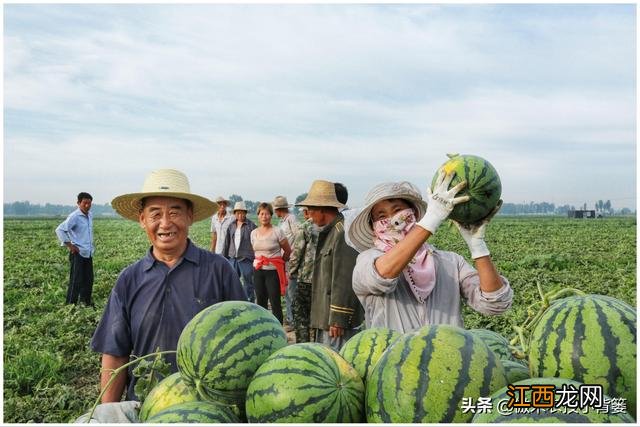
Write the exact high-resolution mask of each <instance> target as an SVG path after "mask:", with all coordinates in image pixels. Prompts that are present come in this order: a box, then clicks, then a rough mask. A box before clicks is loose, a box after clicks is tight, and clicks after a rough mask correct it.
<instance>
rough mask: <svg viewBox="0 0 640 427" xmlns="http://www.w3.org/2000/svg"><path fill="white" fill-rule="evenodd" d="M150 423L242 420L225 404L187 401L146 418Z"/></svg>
mask: <svg viewBox="0 0 640 427" xmlns="http://www.w3.org/2000/svg"><path fill="white" fill-rule="evenodd" d="M146 422H147V423H150V424H196V423H197V424H238V423H239V422H240V420H239V419H238V417H236V416H235V415H234V414H233V412H231V410H230V409H229V408H227V407H225V406H222V405H217V404H215V403H212V402H203V401H196V402H186V403H179V404H177V405H173V406H169V407H168V408H166V409H164V410H163V411H160V412H158V413H157V414H155V415H153V416H152V417H149V418H148V419H147V420H146Z"/></svg>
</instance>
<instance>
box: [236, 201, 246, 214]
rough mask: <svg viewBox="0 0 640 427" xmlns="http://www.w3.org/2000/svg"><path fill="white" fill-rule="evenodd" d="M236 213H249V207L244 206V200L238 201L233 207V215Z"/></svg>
mask: <svg viewBox="0 0 640 427" xmlns="http://www.w3.org/2000/svg"><path fill="white" fill-rule="evenodd" d="M236 211H245V212H248V209H247V205H245V204H244V200H240V201H237V202H236V204H235V205H234V206H233V213H236Z"/></svg>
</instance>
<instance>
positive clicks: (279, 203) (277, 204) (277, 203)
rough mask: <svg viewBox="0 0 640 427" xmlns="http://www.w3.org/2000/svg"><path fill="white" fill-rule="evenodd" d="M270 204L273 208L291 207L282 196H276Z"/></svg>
mask: <svg viewBox="0 0 640 427" xmlns="http://www.w3.org/2000/svg"><path fill="white" fill-rule="evenodd" d="M271 206H272V207H273V209H289V208H290V207H292V205H290V204H289V202H288V201H287V198H286V197H284V196H276V198H275V199H273V202H271Z"/></svg>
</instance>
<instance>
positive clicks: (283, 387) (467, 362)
mask: <svg viewBox="0 0 640 427" xmlns="http://www.w3.org/2000/svg"><path fill="white" fill-rule="evenodd" d="M635 324H636V314H635V310H633V308H631V307H630V306H628V305H627V304H625V303H623V302H621V301H619V300H616V299H614V298H610V297H605V296H601V295H587V296H581V297H571V298H565V299H562V300H558V301H556V302H554V303H553V304H552V305H551V306H550V307H549V308H548V309H547V311H546V312H545V313H544V315H543V316H542V317H540V319H539V321H538V323H537V325H536V327H535V328H534V330H533V334H532V336H531V339H530V348H531V350H530V352H529V354H528V359H518V358H516V357H514V355H513V353H512V351H511V350H512V347H511V346H510V345H509V342H508V341H507V339H506V338H504V337H503V336H501V335H500V334H497V333H495V332H493V331H490V330H488V329H471V330H465V329H462V328H458V327H454V326H450V325H430V326H425V327H423V328H421V329H419V330H417V331H413V332H411V333H406V334H401V333H398V332H395V331H391V330H389V329H386V328H372V329H367V330H364V331H362V332H360V333H359V334H357V335H356V336H354V337H353V338H351V339H350V340H349V341H347V343H345V345H344V346H343V347H342V349H341V351H340V353H339V354H338V353H337V352H335V351H333V350H332V349H330V348H329V347H326V346H323V345H321V344H316V343H302V344H293V345H287V343H286V335H285V333H284V331H283V329H282V327H281V325H280V323H279V322H278V321H277V320H276V318H275V317H274V316H273V315H272V314H271V313H270V312H269V311H267V310H265V309H263V308H261V307H259V306H257V305H255V304H251V303H248V302H223V303H220V304H216V305H214V306H211V307H209V308H208V309H205V310H204V311H203V312H201V313H200V314H198V316H196V317H195V318H194V319H193V320H192V321H191V322H190V323H189V324H188V325H187V326H186V327H185V329H184V331H183V333H182V335H181V337H180V340H179V344H178V353H177V363H178V369H179V372H177V373H175V374H173V375H171V376H169V377H167V378H165V379H164V380H163V381H162V382H160V383H159V384H158V385H157V386H156V387H155V388H154V389H153V390H152V391H151V392H150V394H149V395H148V396H147V398H146V399H145V401H144V402H143V403H142V406H141V410H140V419H141V421H145V422H150V423H239V422H250V423H362V422H371V423H451V422H453V423H468V422H478V423H497V422H500V423H502V422H514V423H528V422H533V423H538V422H544V423H551V422H576V423H581V424H582V423H609V422H616V423H633V422H634V416H635V405H636V400H635V393H636V388H635V387H636V385H635V383H636V371H635V368H636V351H635V346H636V334H635ZM520 357H522V356H520ZM583 384H587V385H600V386H602V390H603V392H604V395H603V396H602V398H603V399H609V400H610V399H612V398H614V399H619V398H624V399H626V404H627V407H626V409H627V411H625V410H624V408H618V410H616V411H614V412H613V413H607V412H606V411H595V410H593V409H591V410H588V411H584V410H576V409H575V408H573V407H567V406H566V405H565V407H564V408H563V405H564V403H559V409H558V408H556V409H558V410H557V411H554V412H553V413H552V412H550V411H538V412H534V413H526V414H522V413H520V414H519V413H515V412H514V413H512V414H510V415H504V413H503V412H502V411H500V410H499V405H500V404H504V403H505V402H506V400H507V399H509V393H510V388H511V390H512V388H513V387H514V386H517V387H526V386H532V385H546V386H555V387H556V390H560V389H562V388H566V387H573V388H579V387H580V385H583ZM511 392H512V391H511ZM481 398H485V399H486V398H490V402H491V409H490V410H489V411H483V412H477V413H475V414H474V412H475V411H469V410H468V409H467V410H465V404H466V402H469V401H471V402H478V401H479V400H480V399H481ZM565 403H566V402H565ZM563 409H564V410H563ZM630 414H631V415H630ZM632 415H633V416H632Z"/></svg>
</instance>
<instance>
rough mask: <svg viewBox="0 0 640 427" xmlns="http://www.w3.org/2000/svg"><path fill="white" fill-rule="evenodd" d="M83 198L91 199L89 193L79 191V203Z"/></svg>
mask: <svg viewBox="0 0 640 427" xmlns="http://www.w3.org/2000/svg"><path fill="white" fill-rule="evenodd" d="M84 199H89V200H91V201H93V197H91V194H89V193H86V192H84V191H81V192H80V193H78V203H80V202H81V201H83V200H84Z"/></svg>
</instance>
